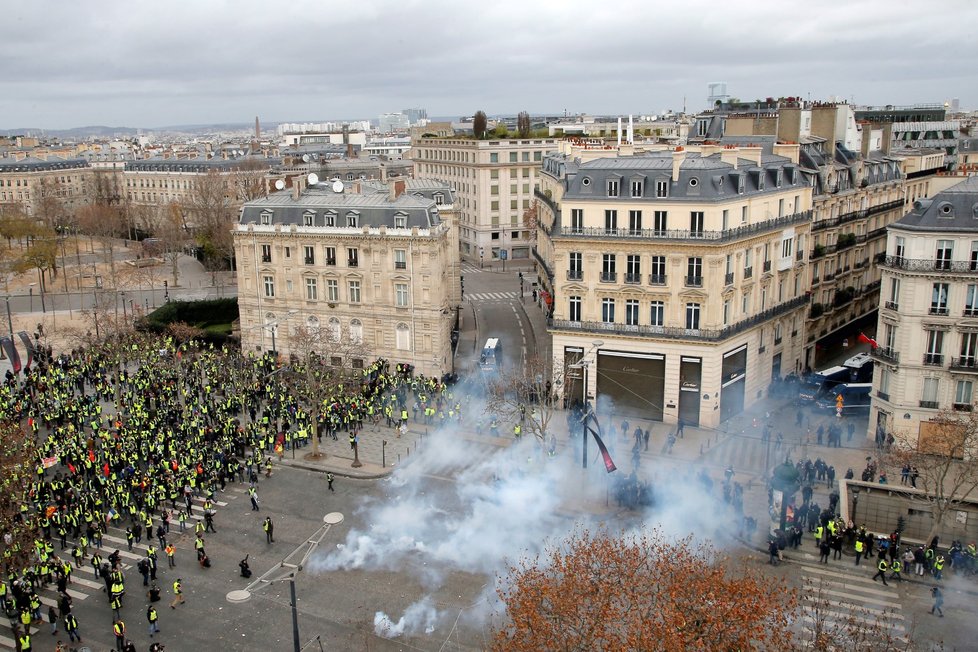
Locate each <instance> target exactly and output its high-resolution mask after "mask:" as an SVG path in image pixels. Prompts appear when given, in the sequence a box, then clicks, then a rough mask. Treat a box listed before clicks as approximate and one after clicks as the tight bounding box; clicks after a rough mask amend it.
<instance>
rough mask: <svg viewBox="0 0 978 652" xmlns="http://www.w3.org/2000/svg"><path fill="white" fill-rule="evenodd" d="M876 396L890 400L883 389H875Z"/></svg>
mask: <svg viewBox="0 0 978 652" xmlns="http://www.w3.org/2000/svg"><path fill="white" fill-rule="evenodd" d="M876 398H879V399H882V400H884V401H889V400H890V395H889V394H888V393H886V392H883V391H880V390H876Z"/></svg>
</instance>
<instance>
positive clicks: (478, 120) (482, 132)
mask: <svg viewBox="0 0 978 652" xmlns="http://www.w3.org/2000/svg"><path fill="white" fill-rule="evenodd" d="M488 124H489V118H487V117H486V112H485V111H482V110H479V111H476V112H475V115H474V116H472V135H474V136H475V137H476V138H478V139H482V138H485V137H486V127H487V126H488Z"/></svg>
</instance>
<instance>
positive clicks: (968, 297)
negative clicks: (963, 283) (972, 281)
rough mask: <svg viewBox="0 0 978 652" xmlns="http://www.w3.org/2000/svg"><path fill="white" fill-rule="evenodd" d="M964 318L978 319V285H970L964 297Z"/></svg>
mask: <svg viewBox="0 0 978 652" xmlns="http://www.w3.org/2000/svg"><path fill="white" fill-rule="evenodd" d="M964 316H965V317H978V285H969V286H968V289H967V291H966V293H965V297H964Z"/></svg>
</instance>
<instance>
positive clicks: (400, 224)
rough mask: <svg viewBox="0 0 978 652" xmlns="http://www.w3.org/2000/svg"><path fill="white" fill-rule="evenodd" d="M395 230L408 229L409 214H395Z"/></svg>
mask: <svg viewBox="0 0 978 652" xmlns="http://www.w3.org/2000/svg"><path fill="white" fill-rule="evenodd" d="M394 228H395V229H406V228H407V213H402V212H400V211H398V212H397V213H394Z"/></svg>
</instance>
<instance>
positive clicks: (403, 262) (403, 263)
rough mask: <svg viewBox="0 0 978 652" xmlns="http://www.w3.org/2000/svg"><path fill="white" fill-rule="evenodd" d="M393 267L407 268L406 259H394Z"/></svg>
mask: <svg viewBox="0 0 978 652" xmlns="http://www.w3.org/2000/svg"><path fill="white" fill-rule="evenodd" d="M394 269H407V261H406V260H395V261H394Z"/></svg>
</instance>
